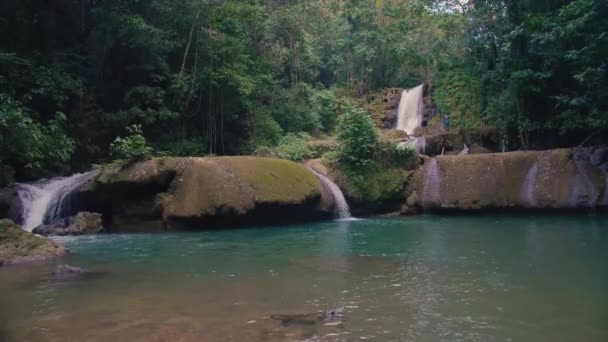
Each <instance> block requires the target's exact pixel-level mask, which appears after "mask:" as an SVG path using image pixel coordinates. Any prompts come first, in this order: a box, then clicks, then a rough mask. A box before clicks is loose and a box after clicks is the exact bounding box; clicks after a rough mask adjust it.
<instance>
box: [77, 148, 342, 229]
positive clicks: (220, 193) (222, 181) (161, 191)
mask: <svg viewBox="0 0 608 342" xmlns="http://www.w3.org/2000/svg"><path fill="white" fill-rule="evenodd" d="M85 191H86V192H87V194H86V196H84V197H86V200H87V202H88V203H90V207H91V209H92V210H94V211H97V212H101V213H102V214H103V215H104V218H107V219H108V223H109V229H110V230H111V231H120V232H133V231H163V230H184V229H188V230H191V229H212V228H220V227H224V226H234V225H253V224H272V223H292V222H302V221H310V220H319V219H324V218H328V217H332V214H333V198H328V194H326V193H325V192H324V191H323V189H322V186H321V184H320V182H319V179H318V178H317V177H316V176H315V175H314V174H313V173H312V172H311V171H310V170H308V169H307V168H306V167H305V166H304V165H301V164H297V163H294V162H291V161H287V160H281V159H272V158H259V157H217V158H157V159H153V160H148V161H143V162H139V163H133V164H128V165H124V164H113V165H108V166H105V167H104V168H103V169H102V171H101V173H100V174H99V175H98V176H97V178H96V179H95V180H94V181H93V182H92V184H91V185H90V186H89V188H88V189H86V190H85ZM328 201H329V203H331V205H324V204H327V203H328Z"/></svg>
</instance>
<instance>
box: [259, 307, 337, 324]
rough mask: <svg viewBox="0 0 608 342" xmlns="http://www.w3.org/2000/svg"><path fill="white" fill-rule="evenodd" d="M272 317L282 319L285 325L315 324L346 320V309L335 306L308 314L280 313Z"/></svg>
mask: <svg viewBox="0 0 608 342" xmlns="http://www.w3.org/2000/svg"><path fill="white" fill-rule="evenodd" d="M270 318H272V319H274V320H277V321H281V325H283V326H293V325H315V324H318V323H322V322H326V323H327V322H331V323H337V324H339V323H341V322H342V321H343V320H344V309H343V308H333V309H328V310H324V311H318V312H312V313H307V314H287V315H286V314H278V315H272V316H270Z"/></svg>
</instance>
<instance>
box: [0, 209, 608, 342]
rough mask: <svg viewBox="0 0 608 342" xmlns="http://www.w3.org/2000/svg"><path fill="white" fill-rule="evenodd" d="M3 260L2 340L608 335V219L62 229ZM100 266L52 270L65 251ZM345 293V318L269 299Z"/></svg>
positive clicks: (319, 303)
mask: <svg viewBox="0 0 608 342" xmlns="http://www.w3.org/2000/svg"><path fill="white" fill-rule="evenodd" d="M61 241H62V242H63V243H64V244H65V245H67V246H68V247H69V248H70V249H71V251H72V252H73V254H72V255H71V256H69V257H66V258H63V259H61V260H59V261H57V262H54V263H53V264H46V265H40V266H36V267H9V268H3V269H0V340H7V341H268V340H270V341H298V340H300V341H301V340H308V341H317V340H321V341H334V340H337V341H353V340H376V341H608V324H607V322H608V218H607V217H600V216H584V217H573V216H572V217H523V216H522V217H507V216H492V217H489V216H487V217H432V216H428V217H419V218H412V219H370V220H362V221H348V222H327V223H320V224H309V225H302V226H290V227H271V228H270V227H269V228H254V229H244V230H227V231H216V232H202V233H184V234H161V235H152V234H143V235H99V236H90V237H80V238H67V239H62V240H61ZM58 263H60V264H70V265H75V266H81V267H86V268H87V269H89V270H92V271H96V272H98V273H97V274H94V275H91V276H88V277H83V278H80V279H79V278H73V279H58V278H56V277H54V276H53V275H52V271H53V269H54V267H55V266H56V265H57V264H58ZM330 307H344V309H345V318H344V322H343V324H337V325H336V324H335V322H323V321H313V322H312V323H311V322H308V323H307V324H290V325H282V324H281V322H279V321H275V320H273V319H271V318H270V316H271V315H273V314H303V313H312V312H315V311H317V310H323V309H327V308H330Z"/></svg>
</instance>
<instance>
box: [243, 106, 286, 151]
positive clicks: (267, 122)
mask: <svg viewBox="0 0 608 342" xmlns="http://www.w3.org/2000/svg"><path fill="white" fill-rule="evenodd" d="M248 131H249V137H248V139H247V141H246V143H245V146H244V148H243V151H244V152H245V153H256V152H255V151H257V150H258V149H260V148H262V147H265V148H271V147H273V146H276V145H277V143H278V142H279V139H280V138H281V134H282V133H283V130H282V129H281V127H280V126H279V124H278V123H277V122H276V121H275V120H274V119H273V118H272V116H271V115H270V112H268V111H265V110H263V109H257V110H255V111H253V112H252V113H251V116H250V117H249V121H248Z"/></svg>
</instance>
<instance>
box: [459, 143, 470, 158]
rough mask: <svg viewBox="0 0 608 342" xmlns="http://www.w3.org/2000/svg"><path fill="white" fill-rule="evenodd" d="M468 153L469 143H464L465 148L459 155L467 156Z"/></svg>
mask: <svg viewBox="0 0 608 342" xmlns="http://www.w3.org/2000/svg"><path fill="white" fill-rule="evenodd" d="M467 154H469V146H467V144H464V148H463V149H462V151H460V152H458V155H459V156H466V155H467Z"/></svg>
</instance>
